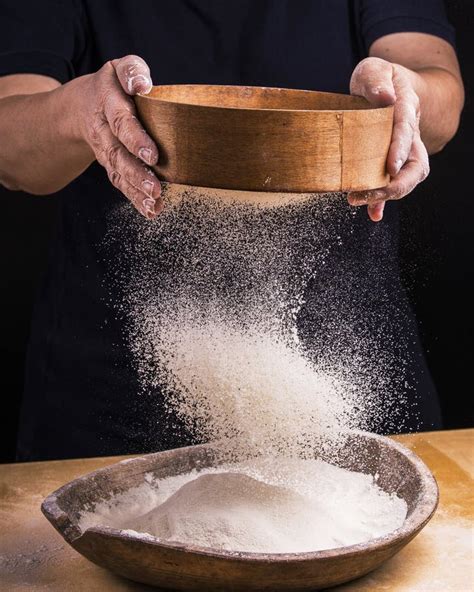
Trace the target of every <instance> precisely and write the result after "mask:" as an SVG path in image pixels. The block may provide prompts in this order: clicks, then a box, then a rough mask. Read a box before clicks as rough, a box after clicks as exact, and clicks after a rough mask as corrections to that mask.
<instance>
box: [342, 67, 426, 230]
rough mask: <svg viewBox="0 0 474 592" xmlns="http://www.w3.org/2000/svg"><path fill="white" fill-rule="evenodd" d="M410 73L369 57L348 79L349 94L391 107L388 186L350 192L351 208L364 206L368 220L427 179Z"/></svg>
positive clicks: (375, 216)
mask: <svg viewBox="0 0 474 592" xmlns="http://www.w3.org/2000/svg"><path fill="white" fill-rule="evenodd" d="M410 74H411V73H410V72H409V71H408V70H407V68H404V67H403V66H399V65H398V64H392V63H390V62H388V61H386V60H383V59H380V58H376V57H372V58H366V59H365V60H362V61H361V62H360V63H359V64H358V65H357V67H356V68H355V70H354V72H353V74H352V78H351V94H354V95H359V96H362V97H365V98H366V99H367V100H368V101H369V102H370V103H371V104H372V105H374V106H376V107H384V106H387V105H394V121H393V133H392V140H391V144H390V149H389V152H388V156H387V172H388V174H389V175H390V182H389V184H388V185H387V186H386V187H383V188H381V189H374V190H371V191H353V192H351V193H349V195H348V201H349V203H350V204H351V205H354V206H360V205H364V204H367V205H368V213H369V216H370V219H371V220H373V221H374V222H378V221H380V220H381V219H382V217H383V210H384V205H385V202H386V201H387V200H390V199H400V198H402V197H404V196H405V195H407V194H408V193H410V192H411V191H412V190H413V189H414V188H415V187H416V186H417V185H418V183H421V181H423V180H424V179H426V177H427V175H428V173H429V170H430V167H429V160H428V152H427V151H426V148H425V145H424V144H423V142H422V140H421V136H420V100H419V97H418V95H417V93H416V92H415V89H414V88H413V83H412V77H411V75H410Z"/></svg>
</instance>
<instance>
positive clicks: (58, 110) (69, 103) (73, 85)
mask: <svg viewBox="0 0 474 592" xmlns="http://www.w3.org/2000/svg"><path fill="white" fill-rule="evenodd" d="M91 77H92V75H91V74H88V75H86V76H80V77H79V78H75V79H74V80H71V81H70V82H68V83H66V84H64V85H63V86H61V87H59V88H57V89H56V90H54V91H52V93H51V102H52V108H53V109H54V113H55V114H56V117H57V116H58V115H59V121H58V123H59V132H60V134H61V135H62V137H64V138H66V139H67V140H68V141H69V142H71V143H72V144H74V145H75V147H76V149H81V150H83V151H84V152H85V153H86V152H87V153H90V157H91V161H92V160H93V159H94V155H93V152H92V149H91V148H90V146H89V143H88V140H87V121H88V119H89V118H88V115H87V114H88V109H89V102H88V100H87V97H88V96H90V94H89V89H88V87H89V85H90V78H91ZM53 94H54V96H53Z"/></svg>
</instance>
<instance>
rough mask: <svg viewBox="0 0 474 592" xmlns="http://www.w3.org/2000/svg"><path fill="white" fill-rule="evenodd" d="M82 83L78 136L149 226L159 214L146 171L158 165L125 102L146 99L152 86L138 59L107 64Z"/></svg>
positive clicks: (152, 179)
mask: <svg viewBox="0 0 474 592" xmlns="http://www.w3.org/2000/svg"><path fill="white" fill-rule="evenodd" d="M82 78H83V85H84V86H83V87H82V88H81V91H80V95H81V98H80V100H81V106H82V109H81V112H82V113H83V115H84V117H82V118H80V123H79V125H80V135H81V137H82V138H83V139H84V140H85V141H86V142H87V144H88V145H89V147H90V148H91V149H92V151H93V153H94V156H95V158H96V159H97V161H98V162H99V163H100V164H101V165H102V166H103V167H104V168H105V170H106V171H107V175H108V177H109V179H110V181H111V183H112V184H113V185H114V186H115V187H117V189H119V190H120V191H121V192H122V193H123V194H124V195H125V196H126V197H127V198H128V199H129V200H130V201H131V202H132V204H133V205H134V206H135V208H136V209H137V210H138V211H139V212H140V213H141V214H142V215H143V216H145V217H146V218H148V219H149V220H151V219H153V218H155V217H156V215H157V214H159V213H160V212H161V211H162V210H163V200H162V198H161V196H160V195H161V186H160V182H159V180H158V178H157V177H156V176H155V174H154V173H153V171H152V170H151V169H150V168H148V166H146V165H149V166H153V165H155V164H156V163H157V162H158V148H157V147H156V144H155V143H154V142H153V140H152V139H151V138H150V136H149V135H148V134H147V133H146V131H145V130H144V129H143V127H142V126H141V124H140V122H139V121H138V119H137V115H136V109H135V104H134V102H133V99H132V98H131V96H133V95H136V94H139V93H147V92H149V91H150V90H151V87H152V82H151V77H150V69H149V68H148V66H147V64H146V63H145V61H144V60H142V58H140V57H138V56H134V55H129V56H126V57H124V58H120V59H117V60H112V61H110V62H107V63H106V64H104V66H102V68H101V69H100V70H99V71H98V72H96V73H94V74H90V75H88V76H84V77H82Z"/></svg>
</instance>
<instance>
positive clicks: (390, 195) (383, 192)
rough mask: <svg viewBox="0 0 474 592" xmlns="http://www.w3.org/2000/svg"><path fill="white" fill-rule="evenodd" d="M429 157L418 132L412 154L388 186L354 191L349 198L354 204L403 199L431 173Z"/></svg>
mask: <svg viewBox="0 0 474 592" xmlns="http://www.w3.org/2000/svg"><path fill="white" fill-rule="evenodd" d="M429 170H430V167H429V159H428V153H427V151H426V148H425V145H424V144H423V142H422V141H421V138H420V135H419V133H418V132H417V133H416V134H415V137H414V140H413V146H412V151H411V153H410V156H409V158H408V160H407V162H406V163H405V165H404V166H403V167H402V169H401V170H400V172H399V173H398V175H397V176H396V177H394V178H393V179H392V180H391V181H390V183H389V184H388V185H387V186H386V187H382V188H380V189H374V190H372V191H354V192H351V193H349V195H348V196H347V199H348V201H349V203H350V204H351V205H353V206H360V205H364V204H376V203H380V202H384V201H387V200H393V199H401V198H402V197H404V196H405V195H408V194H409V193H410V192H411V191H413V189H414V188H415V187H416V186H417V185H418V183H421V182H422V181H424V179H426V177H427V176H428V174H429Z"/></svg>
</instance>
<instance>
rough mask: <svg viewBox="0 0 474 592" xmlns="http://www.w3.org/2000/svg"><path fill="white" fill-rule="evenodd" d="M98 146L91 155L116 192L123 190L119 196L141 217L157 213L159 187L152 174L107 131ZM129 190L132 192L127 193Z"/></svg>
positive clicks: (159, 196) (159, 201)
mask: <svg viewBox="0 0 474 592" xmlns="http://www.w3.org/2000/svg"><path fill="white" fill-rule="evenodd" d="M100 142H101V143H100V146H97V147H96V148H95V155H96V158H97V161H98V162H99V163H100V164H101V165H102V166H103V167H104V168H105V169H106V170H107V174H108V175H109V179H110V180H111V181H112V183H113V184H114V185H115V186H116V187H118V188H119V189H120V190H122V189H124V191H123V193H125V195H126V196H127V197H128V198H129V199H131V200H132V201H133V203H134V204H135V205H136V207H137V208H138V209H140V211H141V212H142V213H144V212H145V211H147V213H149V214H154V213H158V210H159V209H160V203H161V201H162V200H161V185H160V182H159V180H158V179H157V178H156V176H155V175H154V174H153V172H152V171H151V170H150V169H148V168H146V167H145V166H144V165H143V164H142V163H141V162H140V161H139V160H137V159H136V158H134V157H133V156H132V155H131V154H130V153H129V152H128V151H127V150H126V149H125V148H124V146H122V144H120V142H118V140H117V139H116V138H115V137H114V136H113V134H112V133H111V132H110V130H109V129H108V128H107V127H106V128H105V129H104V131H103V133H102V135H101V140H100ZM119 181H120V186H119V185H118V183H119ZM129 186H131V187H133V188H134V189H133V190H131V189H130V188H129ZM155 206H156V208H155Z"/></svg>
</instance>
